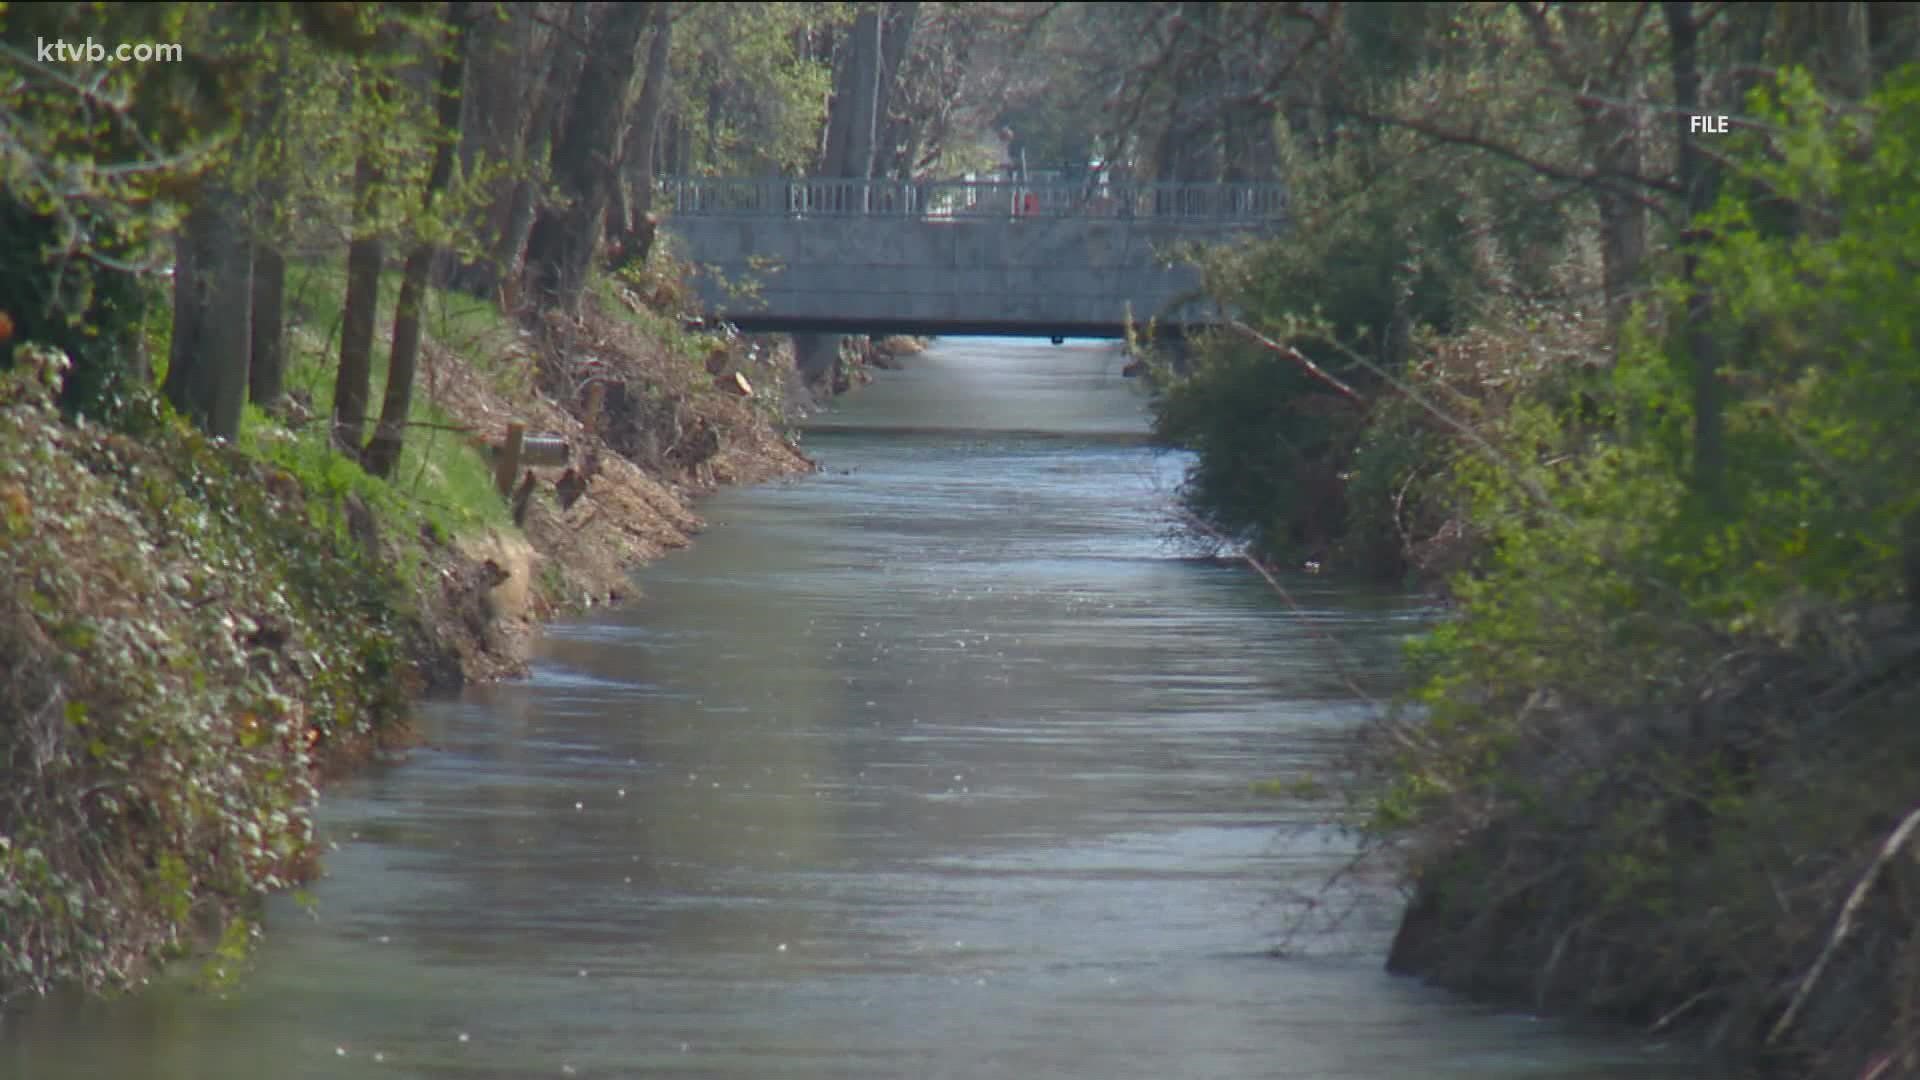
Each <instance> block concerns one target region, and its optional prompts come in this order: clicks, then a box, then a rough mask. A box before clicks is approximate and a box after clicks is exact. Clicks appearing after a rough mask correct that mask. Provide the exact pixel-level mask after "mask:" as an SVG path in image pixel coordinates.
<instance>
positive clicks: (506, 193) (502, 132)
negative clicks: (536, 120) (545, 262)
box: [434, 2, 554, 297]
mask: <svg viewBox="0 0 1920 1080" xmlns="http://www.w3.org/2000/svg"><path fill="white" fill-rule="evenodd" d="M540 6H541V5H539V4H533V3H522V2H513V3H503V4H501V5H499V9H500V14H499V15H498V16H495V15H492V14H489V15H486V16H484V17H482V18H479V19H477V20H475V24H474V26H473V27H472V29H471V30H470V31H469V33H470V34H471V39H470V43H469V45H468V46H467V71H466V73H465V75H464V76H463V77H462V85H464V86H465V87H467V91H466V92H465V93H464V94H463V95H462V97H463V104H462V106H461V115H460V133H461V134H460V172H461V174H462V175H464V176H469V177H471V176H473V175H474V172H475V170H476V169H480V168H487V169H499V170H500V171H499V172H498V173H496V174H495V175H494V176H493V177H492V179H490V180H489V181H488V185H487V197H486V201H485V203H484V204H483V205H481V206H479V207H476V208H475V210H474V211H473V213H472V215H471V218H470V220H471V224H472V226H473V228H474V233H475V235H476V236H480V237H486V238H489V239H490V240H497V238H498V237H499V236H500V235H501V234H502V233H503V232H504V231H505V230H506V225H507V222H508V220H509V218H510V217H511V215H512V207H513V196H514V189H515V186H516V185H517V184H518V182H519V181H520V179H521V178H522V174H523V173H524V172H525V170H526V165H527V158H526V154H525V152H524V148H525V145H526V138H527V127H528V124H529V123H530V122H531V120H532V117H533V112H534V106H535V105H536V104H537V102H538V100H539V94H538V83H539V75H540V68H541V64H542V60H543V58H544V57H546V56H548V55H550V53H551V51H552V49H553V48H554V46H553V45H552V44H551V43H550V42H548V41H547V40H546V38H548V37H551V36H552V34H551V32H550V31H547V29H546V28H545V27H544V26H543V25H542V20H541V19H540V18H538V14H539V12H538V9H539V7H540ZM502 166H504V167H505V168H502ZM484 246H485V248H486V253H485V254H482V255H480V256H478V257H477V258H474V259H472V260H471V261H468V262H458V261H455V260H454V259H451V258H443V259H437V260H436V266H435V271H434V280H435V281H437V282H438V283H439V284H440V285H442V286H443V287H447V288H454V289H459V290H460V291H461V292H464V293H468V294H470V295H474V296H479V297H491V296H492V295H493V293H494V291H495V290H496V289H497V288H498V287H499V272H498V270H497V269H496V267H495V266H494V262H493V254H494V251H495V249H496V247H497V243H487V244H485V245H484Z"/></svg>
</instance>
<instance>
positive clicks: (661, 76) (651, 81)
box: [622, 4, 673, 258]
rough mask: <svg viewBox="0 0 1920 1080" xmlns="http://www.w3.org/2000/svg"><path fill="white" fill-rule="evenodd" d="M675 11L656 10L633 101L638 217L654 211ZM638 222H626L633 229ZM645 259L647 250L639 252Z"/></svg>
mask: <svg viewBox="0 0 1920 1080" xmlns="http://www.w3.org/2000/svg"><path fill="white" fill-rule="evenodd" d="M672 52H673V12H672V9H671V8H670V7H669V6H668V5H666V4H661V5H660V6H659V8H658V9H657V10H656V11H655V13H654V20H653V41H652V42H651V43H650V44H649V45H648V46H647V74H646V78H645V79H644V80H643V81H642V82H641V84H640V100H639V101H637V102H635V103H634V106H633V109H634V117H633V125H632V127H630V128H628V130H627V149H626V152H625V154H623V155H622V156H623V157H624V158H625V159H626V167H627V176H628V177H629V178H630V179H631V181H632V184H633V199H632V201H631V206H632V210H633V214H634V216H635V217H637V218H640V219H643V220H644V219H645V217H646V216H647V214H648V213H650V212H651V211H652V210H653V176H654V170H653V163H654V144H655V143H656V142H658V141H659V135H660V114H661V113H662V112H664V111H665V110H666V105H667V77H668V75H669V74H671V72H672V70H673V63H672V61H673V56H672ZM637 224H639V222H638V221H631V222H628V223H627V228H628V229H629V230H630V229H632V228H633V227H634V226H635V225H637ZM639 255H640V257H641V258H645V253H644V252H642V253H639Z"/></svg>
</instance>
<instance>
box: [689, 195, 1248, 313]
mask: <svg viewBox="0 0 1920 1080" xmlns="http://www.w3.org/2000/svg"><path fill="white" fill-rule="evenodd" d="M665 227H666V229H667V231H668V233H669V234H670V235H672V236H673V237H674V238H675V240H676V243H677V252H678V253H679V254H680V255H681V256H682V257H684V258H685V259H686V260H687V261H688V262H690V263H692V264H693V265H694V267H695V271H696V273H695V280H696V283H697V286H696V287H697V288H698V291H699V295H700V299H701V301H702V303H703V306H704V307H705V308H706V310H707V311H708V312H709V313H710V314H711V315H713V316H714V317H716V318H720V319H724V320H726V321H728V322H732V323H734V324H735V325H737V326H739V327H740V328H741V329H743V330H749V331H766V332H775V331H778V332H789V333H805V332H824V333H848V334H853V333H859V334H921V335H933V336H941V335H945V336H962V335H996V336H1023V337H1061V338H1066V337H1094V338H1117V337H1122V336H1124V335H1125V333H1126V328H1127V326H1128V324H1129V323H1130V322H1131V323H1132V324H1133V325H1134V326H1136V327H1139V328H1145V326H1146V325H1147V324H1148V323H1149V322H1152V323H1154V329H1155V332H1156V333H1160V334H1169V335H1172V334H1179V333H1181V332H1183V331H1184V330H1186V329H1188V328H1191V327H1195V326H1203V325H1207V324H1211V323H1214V322H1216V321H1217V320H1218V313H1217V312H1216V311H1215V310H1214V309H1213V306H1212V305H1211V304H1210V303H1208V302H1207V301H1206V300H1205V299H1204V298H1203V297H1202V295H1201V290H1200V276H1199V271H1198V270H1196V269H1195V268H1194V267H1192V266H1189V265H1185V264H1184V262H1183V261H1181V260H1180V259H1179V257H1178V253H1177V251H1176V248H1177V247H1178V246H1179V245H1183V244H1192V243H1196V242H1198V243H1222V242H1229V241H1232V240H1235V239H1239V238H1244V237H1247V236H1249V235H1253V234H1254V233H1253V232H1250V230H1249V229H1248V228H1247V227H1246V224H1245V223H1239V222H1224V223H1220V224H1217V225H1216V224H1209V223H1206V222H1196V221H1194V220H1191V219H1184V220H1177V221H1163V220H1154V219H1140V220H1122V219H1112V218H1106V219H1074V218H1018V217H1015V218H1003V219H997V220H995V219H978V218H975V219H949V220H942V219H930V218H911V217H865V218H862V217H844V216H840V217H832V216H821V217H809V216H803V215H790V216H784V217H780V216H762V215H755V216H742V217H727V216H721V215H715V216H700V215H685V216H681V217H676V218H672V219H669V220H668V221H667V222H666V226H665Z"/></svg>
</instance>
